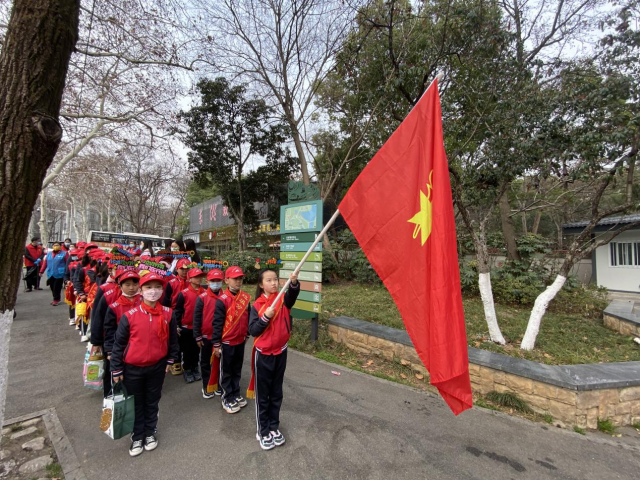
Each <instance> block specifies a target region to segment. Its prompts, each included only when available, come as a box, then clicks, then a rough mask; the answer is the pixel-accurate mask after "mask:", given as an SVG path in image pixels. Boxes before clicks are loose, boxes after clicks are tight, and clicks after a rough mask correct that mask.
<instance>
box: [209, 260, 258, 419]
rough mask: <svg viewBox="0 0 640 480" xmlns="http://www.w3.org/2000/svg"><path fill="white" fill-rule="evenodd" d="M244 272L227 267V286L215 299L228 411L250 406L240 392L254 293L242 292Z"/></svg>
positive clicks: (217, 351)
mask: <svg viewBox="0 0 640 480" xmlns="http://www.w3.org/2000/svg"><path fill="white" fill-rule="evenodd" d="M243 280H244V272H243V271H242V269H241V268H240V267H235V266H234V267H229V268H227V270H226V271H225V275H224V283H225V284H226V285H227V289H226V290H225V291H224V293H223V294H222V295H220V298H219V299H218V301H217V302H216V309H215V312H214V315H213V334H212V336H211V341H212V343H213V348H214V354H215V355H216V356H217V357H219V358H220V376H219V383H220V388H221V389H222V408H224V410H225V411H226V412H227V413H238V412H239V411H240V409H241V408H243V407H246V406H247V401H246V400H245V399H244V398H243V397H242V395H240V376H241V374H242V363H243V361H244V343H245V341H246V340H247V336H248V333H247V331H248V328H249V310H250V308H251V296H250V295H249V294H248V293H246V292H243V291H242V290H241V288H242V282H243Z"/></svg>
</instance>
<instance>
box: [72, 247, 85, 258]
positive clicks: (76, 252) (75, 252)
mask: <svg viewBox="0 0 640 480" xmlns="http://www.w3.org/2000/svg"><path fill="white" fill-rule="evenodd" d="M81 253H82V250H80V249H79V248H72V249H71V250H70V251H69V255H72V256H75V257H80V256H81V255H80V254H81Z"/></svg>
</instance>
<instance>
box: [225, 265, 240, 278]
mask: <svg viewBox="0 0 640 480" xmlns="http://www.w3.org/2000/svg"><path fill="white" fill-rule="evenodd" d="M239 277H244V272H243V271H242V269H241V268H240V267H229V268H227V270H226V271H225V272H224V278H239Z"/></svg>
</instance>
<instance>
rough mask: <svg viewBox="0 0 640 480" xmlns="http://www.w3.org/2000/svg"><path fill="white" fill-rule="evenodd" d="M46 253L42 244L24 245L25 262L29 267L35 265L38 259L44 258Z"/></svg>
mask: <svg viewBox="0 0 640 480" xmlns="http://www.w3.org/2000/svg"><path fill="white" fill-rule="evenodd" d="M43 255H44V250H43V248H42V246H40V245H37V246H35V247H34V246H33V245H31V244H29V245H27V246H26V247H24V264H25V265H26V266H27V267H35V265H36V260H38V259H40V258H42V256H43Z"/></svg>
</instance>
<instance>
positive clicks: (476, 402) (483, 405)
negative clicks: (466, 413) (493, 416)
mask: <svg viewBox="0 0 640 480" xmlns="http://www.w3.org/2000/svg"><path fill="white" fill-rule="evenodd" d="M473 406H474V407H480V408H486V409H487V410H495V411H499V408H497V407H494V406H493V405H491V404H490V403H487V401H486V400H485V399H484V398H482V397H478V398H476V399H475V400H474V401H473Z"/></svg>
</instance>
